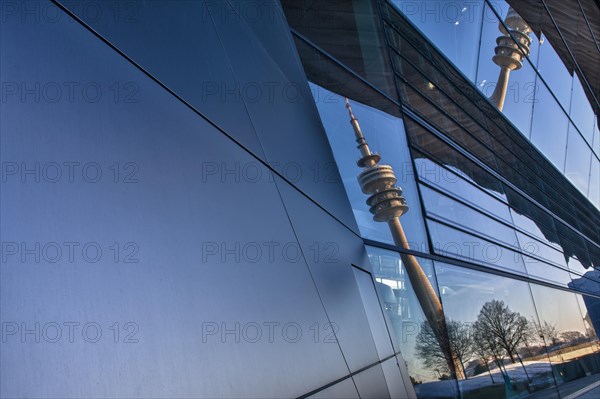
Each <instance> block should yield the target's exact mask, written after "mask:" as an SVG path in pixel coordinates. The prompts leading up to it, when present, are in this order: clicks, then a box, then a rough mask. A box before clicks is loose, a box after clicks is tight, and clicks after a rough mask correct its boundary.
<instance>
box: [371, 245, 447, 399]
mask: <svg viewBox="0 0 600 399" xmlns="http://www.w3.org/2000/svg"><path fill="white" fill-rule="evenodd" d="M367 252H368V254H369V258H370V260H371V264H372V267H373V274H374V276H375V281H376V285H377V288H378V291H379V295H380V298H381V302H382V303H383V306H384V308H385V310H386V313H387V315H388V318H389V321H390V323H391V327H392V328H391V329H390V332H391V333H392V334H394V336H395V338H396V341H397V345H399V348H397V349H399V350H400V352H402V357H403V358H404V360H405V362H406V366H407V369H408V373H409V375H410V380H411V382H412V383H413V385H414V388H415V391H416V393H417V397H418V398H432V397H436V398H455V397H458V387H457V385H456V380H455V379H453V378H452V377H451V375H452V373H451V372H450V371H449V370H448V366H447V362H446V361H445V357H444V355H443V352H442V349H441V345H439V343H438V342H437V341H436V340H435V338H434V339H433V340H431V339H429V340H427V341H426V342H428V343H430V344H431V345H430V346H428V347H427V346H424V345H423V341H422V338H423V337H424V335H423V334H421V331H425V332H431V331H432V330H431V325H430V324H429V322H428V321H427V317H425V314H424V313H423V310H422V307H421V305H420V302H419V299H418V298H417V296H416V295H415V290H414V287H413V285H412V283H411V280H410V278H409V277H408V275H407V271H406V267H405V264H404V260H403V259H402V257H401V256H400V254H398V253H396V252H392V251H387V250H384V249H381V248H375V247H367ZM415 259H417V262H418V263H419V265H420V266H421V267H422V269H423V271H424V272H425V274H426V276H427V277H428V279H429V283H430V284H432V286H433V288H434V291H435V292H436V294H437V298H438V299H439V293H438V291H437V283H436V280H435V273H434V269H433V262H432V261H430V260H427V259H422V258H415ZM427 338H432V337H431V335H427Z"/></svg>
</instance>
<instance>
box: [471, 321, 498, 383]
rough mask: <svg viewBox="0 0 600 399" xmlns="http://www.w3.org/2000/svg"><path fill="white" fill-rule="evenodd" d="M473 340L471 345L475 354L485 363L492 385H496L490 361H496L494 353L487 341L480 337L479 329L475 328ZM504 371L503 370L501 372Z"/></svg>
mask: <svg viewBox="0 0 600 399" xmlns="http://www.w3.org/2000/svg"><path fill="white" fill-rule="evenodd" d="M472 330H473V334H472V336H473V339H472V340H471V345H472V347H473V354H474V355H475V356H477V357H478V358H479V359H481V360H482V361H483V363H484V364H485V368H486V369H487V371H488V374H489V375H490V378H491V379H492V384H495V383H496V381H494V377H493V376H492V371H491V370H490V361H491V360H492V359H494V355H493V354H492V351H491V350H490V348H489V347H488V345H487V342H486V339H485V338H484V337H480V336H478V334H477V329H476V328H475V327H473V329H472ZM500 371H502V370H500Z"/></svg>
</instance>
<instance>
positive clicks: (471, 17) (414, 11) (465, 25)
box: [392, 0, 484, 81]
mask: <svg viewBox="0 0 600 399" xmlns="http://www.w3.org/2000/svg"><path fill="white" fill-rule="evenodd" d="M392 3H393V4H394V5H395V6H396V7H398V9H399V10H400V11H401V12H402V13H403V14H404V15H405V16H406V17H407V18H408V19H409V20H410V21H411V22H412V23H413V24H415V25H416V26H417V27H418V28H419V29H420V30H421V32H422V33H423V35H424V36H425V37H426V38H427V39H429V40H430V41H431V42H433V44H435V45H436V47H437V48H438V49H439V50H440V51H441V52H442V53H443V54H444V55H445V56H446V57H447V58H448V59H450V61H452V62H453V63H454V65H456V66H457V67H458V69H460V70H461V71H462V73H464V74H465V75H466V76H467V77H468V78H469V79H470V80H471V81H474V80H475V70H476V67H477V52H478V45H479V34H480V31H481V22H482V17H483V4H484V2H483V0H475V1H439V0H421V1H413V0H392Z"/></svg>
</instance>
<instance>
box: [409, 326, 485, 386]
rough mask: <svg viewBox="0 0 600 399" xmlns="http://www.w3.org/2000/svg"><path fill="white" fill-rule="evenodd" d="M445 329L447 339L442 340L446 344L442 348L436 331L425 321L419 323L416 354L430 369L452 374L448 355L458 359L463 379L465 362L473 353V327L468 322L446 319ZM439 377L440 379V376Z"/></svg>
mask: <svg viewBox="0 0 600 399" xmlns="http://www.w3.org/2000/svg"><path fill="white" fill-rule="evenodd" d="M446 324H447V326H446V330H447V332H448V339H447V340H444V341H445V342H447V343H448V344H447V345H445V347H444V348H440V339H439V338H438V337H437V336H436V332H435V331H434V330H433V329H432V328H431V326H430V324H429V323H428V322H427V321H424V322H423V323H422V324H421V330H420V331H419V334H418V335H417V339H416V341H417V345H416V347H415V349H416V351H417V356H419V357H420V358H421V359H422V360H423V363H424V364H425V365H426V366H427V367H430V368H432V369H436V370H441V371H443V372H444V373H449V374H450V375H452V374H453V372H452V370H448V361H447V360H448V357H449V356H450V357H451V358H453V359H458V363H460V367H461V368H462V374H463V375H464V377H465V379H467V378H468V377H467V375H466V372H465V363H466V362H468V361H469V360H470V359H471V358H472V357H473V355H474V352H473V329H472V327H471V325H469V324H468V323H463V322H460V321H448V322H447V323H446ZM440 379H442V378H441V377H440Z"/></svg>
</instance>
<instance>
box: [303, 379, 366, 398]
mask: <svg viewBox="0 0 600 399" xmlns="http://www.w3.org/2000/svg"><path fill="white" fill-rule="evenodd" d="M309 398H313V399H336V398H339V399H351V398H359V396H358V392H357V391H356V387H355V386H354V381H353V380H352V378H346V379H345V380H343V381H341V382H338V383H337V384H335V385H332V386H330V387H329V388H327V389H324V390H322V391H319V392H317V393H316V394H314V395H311V396H309Z"/></svg>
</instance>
